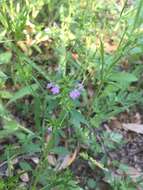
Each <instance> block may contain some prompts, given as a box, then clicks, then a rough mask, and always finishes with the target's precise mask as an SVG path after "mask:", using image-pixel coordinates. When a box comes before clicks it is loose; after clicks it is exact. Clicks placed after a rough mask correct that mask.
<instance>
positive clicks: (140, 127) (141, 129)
mask: <svg viewBox="0 0 143 190" xmlns="http://www.w3.org/2000/svg"><path fill="white" fill-rule="evenodd" d="M122 126H123V128H124V129H126V130H129V131H133V132H136V133H140V134H143V124H137V123H123V124H122Z"/></svg>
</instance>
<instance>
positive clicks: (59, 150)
mask: <svg viewBox="0 0 143 190" xmlns="http://www.w3.org/2000/svg"><path fill="white" fill-rule="evenodd" d="M51 151H52V153H55V154H58V155H63V156H65V155H67V154H69V151H68V150H67V149H66V148H65V147H62V146H58V147H55V148H53V149H52V150H51Z"/></svg>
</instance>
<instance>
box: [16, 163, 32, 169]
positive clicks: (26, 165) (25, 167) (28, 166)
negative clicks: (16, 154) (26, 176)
mask: <svg viewBox="0 0 143 190" xmlns="http://www.w3.org/2000/svg"><path fill="white" fill-rule="evenodd" d="M19 165H20V167H21V169H22V170H24V171H31V170H32V168H31V166H30V164H28V163H27V162H25V161H23V162H20V163H19Z"/></svg>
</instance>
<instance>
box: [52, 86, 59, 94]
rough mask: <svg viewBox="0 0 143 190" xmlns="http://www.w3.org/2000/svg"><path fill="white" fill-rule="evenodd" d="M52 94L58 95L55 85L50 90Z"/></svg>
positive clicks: (57, 88)
mask: <svg viewBox="0 0 143 190" xmlns="http://www.w3.org/2000/svg"><path fill="white" fill-rule="evenodd" d="M51 92H52V94H59V92H60V88H59V87H58V86H57V85H56V86H53V87H52V88H51Z"/></svg>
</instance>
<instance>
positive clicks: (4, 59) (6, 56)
mask: <svg viewBox="0 0 143 190" xmlns="http://www.w3.org/2000/svg"><path fill="white" fill-rule="evenodd" d="M11 57H12V53H11V52H5V53H1V54H0V65H1V64H4V63H8V62H9V61H10V59H11Z"/></svg>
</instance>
